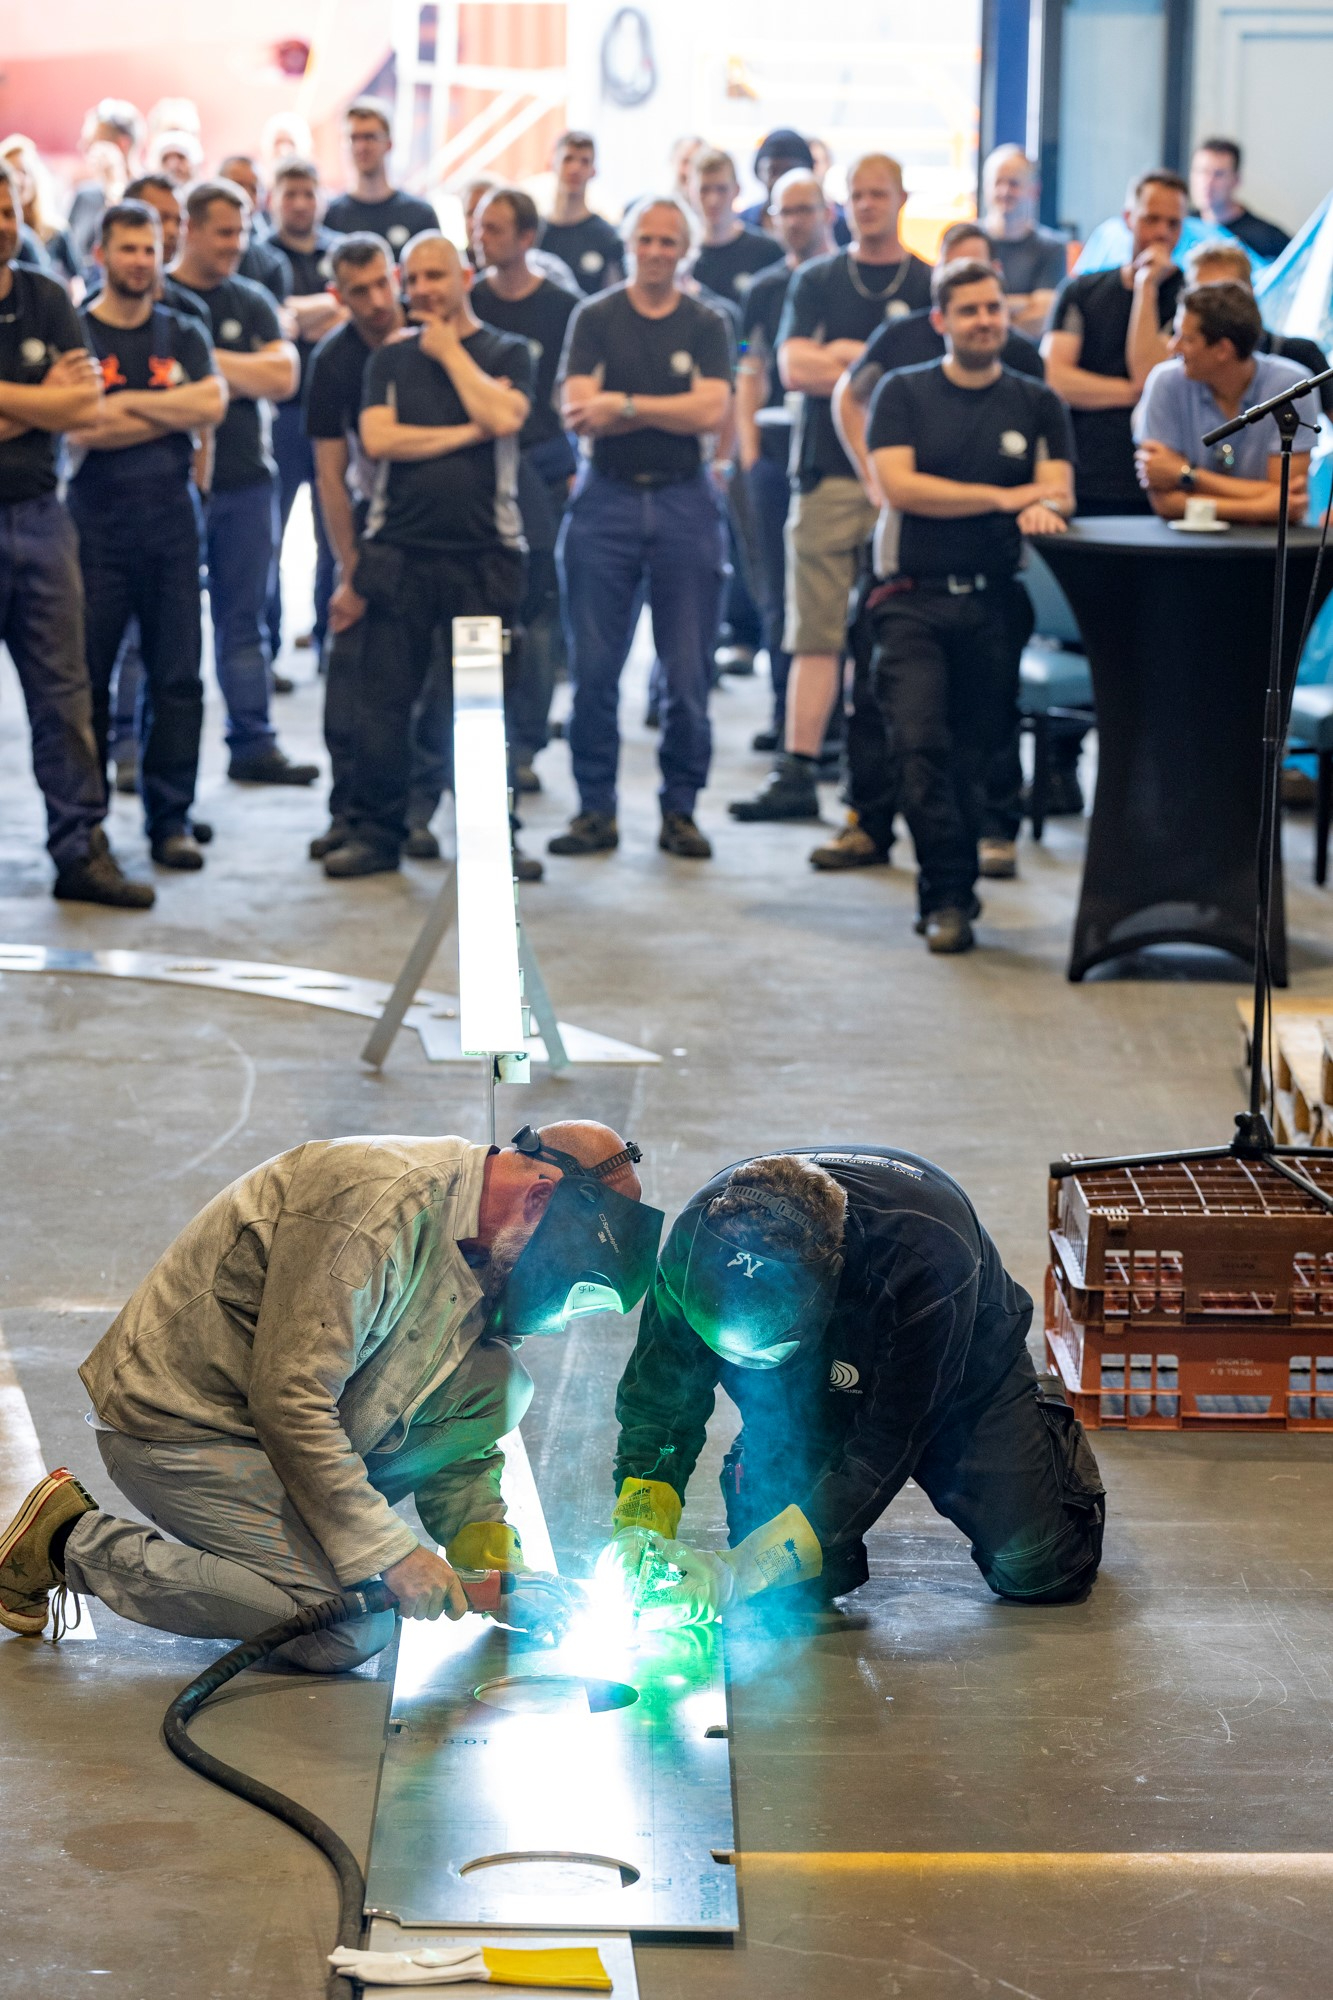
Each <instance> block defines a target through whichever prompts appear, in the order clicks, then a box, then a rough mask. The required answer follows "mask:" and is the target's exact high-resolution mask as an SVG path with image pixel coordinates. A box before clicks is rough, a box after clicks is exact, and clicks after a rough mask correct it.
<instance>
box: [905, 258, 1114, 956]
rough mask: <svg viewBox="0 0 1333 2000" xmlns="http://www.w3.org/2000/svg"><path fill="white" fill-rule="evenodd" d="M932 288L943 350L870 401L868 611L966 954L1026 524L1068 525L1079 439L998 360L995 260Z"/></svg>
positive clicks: (935, 864)
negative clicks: (879, 499)
mask: <svg viewBox="0 0 1333 2000" xmlns="http://www.w3.org/2000/svg"><path fill="white" fill-rule="evenodd" d="M931 291H932V294H933V297H934V308H933V311H932V314H931V319H932V322H933V324H934V327H935V330H936V332H937V333H940V334H942V335H943V337H944V340H945V342H946V352H945V357H944V359H943V360H942V361H932V362H926V363H924V364H923V365H921V366H919V367H916V368H903V369H900V370H898V371H897V372H896V373H894V374H891V375H886V376H885V378H884V380H883V381H882V382H881V383H880V385H879V387H878V389H877V390H876V391H875V395H874V400H873V401H872V403H871V406H870V423H869V426H868V429H867V434H866V444H867V447H868V450H869V453H870V460H871V465H872V467H873V470H874V476H875V479H876V481H877V482H878V484H879V487H880V490H881V491H882V492H883V494H884V497H885V506H884V508H883V510H882V511H881V514H880V518H879V522H878V524H877V528H876V534H875V550H874V555H875V576H876V584H875V588H874V589H873V590H872V591H871V593H870V595H869V597H868V598H867V600H866V608H867V610H868V611H869V612H870V614H871V615H872V617H873V619H874V629H875V660H874V665H873V667H872V673H873V674H874V676H875V684H876V694H877V696H878V698H879V701H880V705H881V707H882V708H883V710H884V718H885V724H886V727H887V729H888V732H889V736H890V740H891V741H892V742H893V744H894V747H895V749H896V751H897V754H898V757H899V760H900V765H901V793H900V802H901V807H902V811H903V814H904V816H905V817H906V820H907V824H908V826H909V827H910V828H911V832H912V839H913V842H914V844H915V846H916V857H917V898H918V905H919V910H920V916H919V919H918V924H917V928H918V930H919V931H920V932H922V933H923V934H924V936H925V939H926V944H927V947H928V949H929V950H931V951H932V952H961V951H969V950H971V948H972V944H973V942H974V940H973V936H972V918H973V917H974V916H976V915H977V913H978V905H977V903H976V898H975V894H974V890H975V885H976V878H977V869H978V853H977V840H978V833H979V828H980V819H981V808H982V781H983V778H984V775H985V772H986V768H987V766H988V764H989V763H990V760H991V758H992V756H993V755H994V753H995V752H996V751H998V750H1000V749H1001V748H1002V747H1003V746H1004V744H1005V743H1006V742H1007V741H1008V740H1009V739H1010V738H1011V737H1012V735H1013V733H1014V730H1015V729H1016V727H1017V722H1018V715H1017V704H1018V668H1019V660H1020V658H1021V656H1022V652H1023V647H1024V646H1025V645H1026V643H1027V640H1028V638H1029V637H1030V635H1031V631H1032V615H1033V614H1032V601H1031V599H1030V598H1029V596H1028V594H1027V592H1026V591H1025V590H1024V589H1023V587H1022V585H1021V584H1020V583H1019V582H1018V578H1017V571H1018V568H1019V565H1020V563H1021V562H1022V559H1023V537H1024V536H1025V535H1048V534H1059V533H1062V532H1063V530H1064V528H1065V525H1066V519H1067V517H1068V516H1069V515H1070V514H1072V512H1073V510H1074V480H1073V471H1072V460H1073V456H1074V447H1073V440H1072V437H1071V435H1070V427H1069V413H1068V411H1067V410H1066V409H1065V408H1064V405H1063V404H1062V403H1061V402H1060V400H1059V398H1058V397H1056V396H1054V395H1053V394H1052V393H1051V391H1050V390H1049V389H1047V388H1046V387H1045V386H1044V385H1043V384H1042V383H1040V382H1036V381H1033V380H1032V378H1031V377H1030V376H1026V375H1018V374H1016V373H1014V372H1013V371H1012V370H1010V369H1008V368H1006V367H1004V366H1002V364H1001V361H1000V354H1001V351H1002V350H1003V347H1004V344H1005V341H1006V339H1007V338H1008V333H1009V318H1008V313H1007V310H1006V307H1005V302H1004V293H1003V291H1002V290H1001V288H1000V280H999V276H998V274H997V272H996V270H995V267H994V266H993V265H992V264H990V263H985V264H983V263H980V262H974V261H968V260H967V259H959V260H958V261H957V262H955V263H952V264H942V265H940V266H939V267H938V268H937V270H936V272H935V275H934V278H933V279H932V282H931ZM1015 830H1016V829H1015Z"/></svg>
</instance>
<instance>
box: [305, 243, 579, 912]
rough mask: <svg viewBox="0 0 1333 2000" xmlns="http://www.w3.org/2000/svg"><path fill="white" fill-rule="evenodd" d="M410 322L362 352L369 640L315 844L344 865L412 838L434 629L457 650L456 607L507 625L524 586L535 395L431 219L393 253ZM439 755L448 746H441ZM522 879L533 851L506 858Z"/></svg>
mask: <svg viewBox="0 0 1333 2000" xmlns="http://www.w3.org/2000/svg"><path fill="white" fill-rule="evenodd" d="M402 278H403V288H404V292H405V294H406V303H407V317H408V321H409V325H408V326H406V327H404V328H403V329H402V331H401V332H400V333H397V334H394V335H392V336H391V337H390V338H389V339H388V340H387V341H385V343H384V345H383V346H382V347H380V348H378V349H377V350H376V352H375V353H374V354H373V355H372V356H371V358H370V360H369V361H368V362H367V364H366V377H365V387H364V390H363V395H362V408H361V422H360V432H361V443H362V445H363V447H364V449H365V451H366V454H367V456H368V457H370V458H371V459H373V460H374V461H375V464H376V475H375V487H374V495H373V498H372V499H371V503H370V510H369V514H368V516H367V520H366V526H365V530H364V533H363V535H362V539H361V550H360V554H359V556H358V558H357V565H356V588H357V594H358V595H359V596H361V597H364V598H365V600H366V602H367V604H368V606H369V610H368V612H367V614H366V634H365V643H364V645H363V648H362V652H361V658H360V661H359V663H358V669H357V682H358V684H357V702H356V724H355V733H356V744H355V755H354V763H353V776H352V784H351V796H350V799H349V801H348V818H349V820H350V823H351V831H350V837H349V838H348V839H347V840H346V841H345V842H344V843H343V845H342V846H341V847H337V848H334V849H333V851H332V852H331V853H329V854H327V855H326V856H325V857H324V872H325V874H326V875H332V876H334V877H337V878H342V877H346V876H350V875H377V874H381V873H383V872H385V871H386V870H392V869H395V868H397V866H398V857H399V854H400V852H401V850H402V846H403V843H404V841H405V840H406V839H407V834H408V823H407V803H408V790H409V785H410V780H411V772H412V710H413V706H414V704H415V703H416V701H417V699H418V698H419V696H420V694H421V691H422V688H423V686H424V685H425V680H426V675H427V672H428V671H429V668H430V662H431V648H432V643H433V641H434V639H435V636H436V634H437V632H438V633H439V635H440V637H441V640H442V644H443V652H444V658H445V659H446V660H449V659H451V657H452V637H453V634H452V626H453V621H454V619H455V618H479V617H498V618H501V619H503V620H504V622H505V624H506V625H512V624H513V623H514V621H515V619H516V617H517V613H518V609H519V605H520V603H521V602H522V598H523V582H524V570H523V556H524V547H525V544H524V539H523V522H522V518H521V516H520V514H519V508H518V449H519V447H518V440H519V433H520V431H521V430H522V429H523V426H524V424H525V423H526V421H527V417H528V410H529V406H530V403H531V398H532V357H531V355H530V353H529V350H528V344H527V342H526V340H522V339H520V338H519V337H518V335H517V334H511V333H501V332H499V331H498V330H497V329H496V328H495V327H490V326H483V325H482V323H481V321H480V320H479V319H478V318H477V316H476V314H475V313H474V312H473V310H472V306H471V303H470V301H469V293H470V291H471V288H472V268H471V266H470V265H469V264H465V263H464V262H463V261H462V260H461V259H460V257H459V254H458V252H457V250H455V248H454V246H453V244H452V243H450V242H449V241H448V240H447V238H445V237H444V236H442V235H440V233H439V231H438V230H427V231H425V232H423V234H422V235H420V236H414V237H413V238H412V241H411V242H410V243H409V244H408V245H407V248H406V249H405V250H404V252H403V261H402ZM442 754H444V755H447V746H442ZM515 872H516V873H517V874H518V875H519V877H520V879H523V880H529V879H531V878H532V876H534V875H540V874H541V866H540V863H538V862H536V861H533V862H531V864H530V865H525V862H524V858H523V857H516V868H515Z"/></svg>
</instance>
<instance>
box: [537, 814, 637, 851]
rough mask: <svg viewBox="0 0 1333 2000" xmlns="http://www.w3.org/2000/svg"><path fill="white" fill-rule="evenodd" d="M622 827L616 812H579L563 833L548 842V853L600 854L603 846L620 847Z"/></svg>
mask: <svg viewBox="0 0 1333 2000" xmlns="http://www.w3.org/2000/svg"><path fill="white" fill-rule="evenodd" d="M619 845H620V829H619V828H618V827H617V825H616V816H615V814H614V813H606V812H585V813H577V814H576V815H575V817H574V818H573V819H572V820H571V821H570V822H569V825H568V826H567V827H566V828H565V830H564V832H563V833H558V834H557V835H556V836H555V839H554V840H548V841H547V843H546V852H547V853H548V854H600V853H601V851H602V850H603V848H611V847H619Z"/></svg>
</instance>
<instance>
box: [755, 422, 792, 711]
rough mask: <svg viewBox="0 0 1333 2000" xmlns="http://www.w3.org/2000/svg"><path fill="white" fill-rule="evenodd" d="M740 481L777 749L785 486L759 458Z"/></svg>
mask: <svg viewBox="0 0 1333 2000" xmlns="http://www.w3.org/2000/svg"><path fill="white" fill-rule="evenodd" d="M745 476H746V479H747V481H748V483H749V488H750V507H751V510H752V512H753V515H754V530H755V536H754V538H755V554H756V556H757V558H758V567H757V573H756V575H755V585H756V588H757V590H758V595H759V614H760V619H761V622H762V625H763V640H764V651H765V652H766V653H767V654H768V672H769V678H770V679H771V680H772V683H773V727H774V729H775V730H776V731H777V734H778V746H779V748H781V745H782V735H783V724H784V721H785V719H786V713H787V676H788V674H789V673H790V672H791V654H790V653H785V652H784V651H783V649H782V627H783V625H784V623H785V622H786V619H785V591H786V575H787V545H786V541H785V539H784V530H785V528H786V526H787V509H788V507H789V506H790V505H791V480H790V479H789V478H788V476H787V461H786V459H785V458H781V459H779V458H770V457H768V456H766V455H765V454H763V453H761V454H760V456H759V457H758V458H757V459H756V460H755V463H754V464H753V465H752V466H751V467H750V470H749V472H748V473H747V474H746V475H745Z"/></svg>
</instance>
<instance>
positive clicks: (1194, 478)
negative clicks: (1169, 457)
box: [1176, 465, 1199, 493]
mask: <svg viewBox="0 0 1333 2000" xmlns="http://www.w3.org/2000/svg"><path fill="white" fill-rule="evenodd" d="M1198 483H1199V480H1198V475H1197V474H1196V472H1195V470H1194V467H1193V466H1192V465H1182V466H1181V468H1180V474H1179V477H1178V478H1177V481H1176V484H1177V485H1178V486H1179V487H1180V489H1181V491H1182V492H1184V493H1192V492H1193V491H1194V489H1195V487H1196V486H1197V485H1198Z"/></svg>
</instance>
